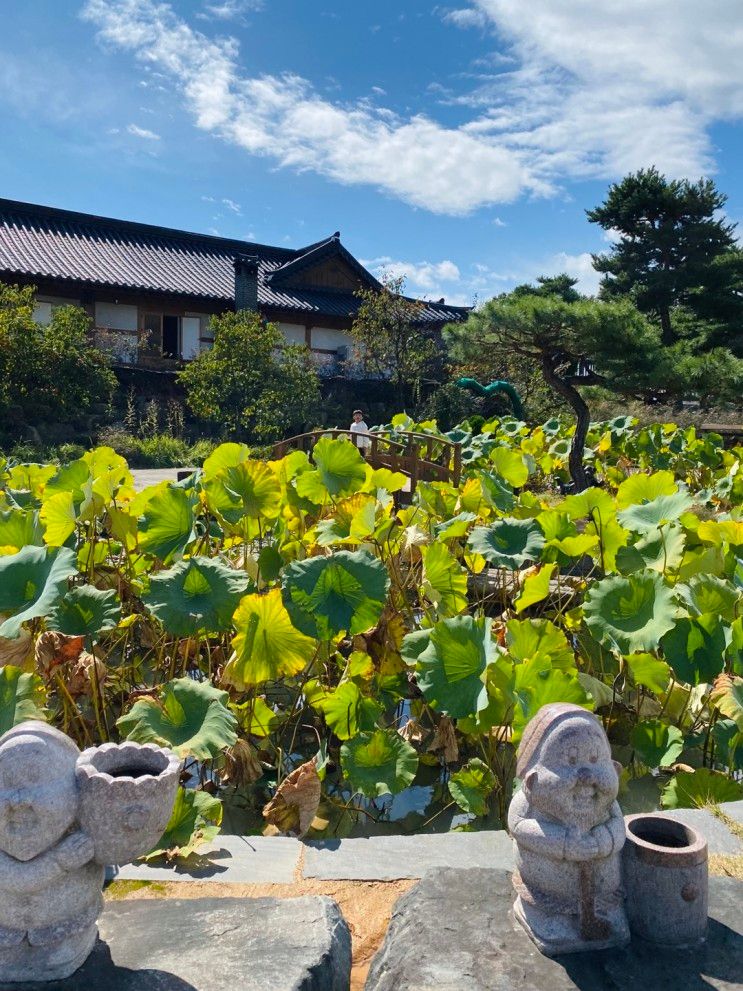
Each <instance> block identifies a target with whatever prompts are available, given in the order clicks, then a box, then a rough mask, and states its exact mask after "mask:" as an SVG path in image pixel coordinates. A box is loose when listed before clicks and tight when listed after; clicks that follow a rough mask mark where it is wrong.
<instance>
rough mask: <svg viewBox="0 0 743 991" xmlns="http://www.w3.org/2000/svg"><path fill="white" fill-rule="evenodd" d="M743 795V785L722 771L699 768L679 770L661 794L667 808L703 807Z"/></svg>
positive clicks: (737, 798) (735, 800) (733, 799)
mask: <svg viewBox="0 0 743 991" xmlns="http://www.w3.org/2000/svg"><path fill="white" fill-rule="evenodd" d="M742 798H743V785H742V784H741V783H740V782H739V781H733V779H732V778H728V777H727V775H725V774H721V773H720V772H719V771H710V770H709V768H707V767H699V768H697V769H696V771H693V772H689V771H677V772H676V774H675V775H674V776H673V777H672V778H671V780H670V781H669V782H668V784H667V785H666V787H665V788H664V789H663V794H662V795H661V804H662V805H663V808H664V809H703V808H705V807H706V806H709V805H719V804H720V802H737V801H739V800H740V799H742Z"/></svg>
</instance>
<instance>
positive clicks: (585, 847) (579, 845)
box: [565, 829, 601, 860]
mask: <svg viewBox="0 0 743 991" xmlns="http://www.w3.org/2000/svg"><path fill="white" fill-rule="evenodd" d="M599 856H601V854H600V853H599V845H598V842H597V841H596V838H595V837H594V835H593V834H592V833H583V832H581V831H580V830H577V829H571V830H570V831H569V832H568V836H567V841H566V844H565V859H566V860H595V859H596V858H597V857H599Z"/></svg>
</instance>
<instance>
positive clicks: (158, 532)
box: [139, 482, 194, 564]
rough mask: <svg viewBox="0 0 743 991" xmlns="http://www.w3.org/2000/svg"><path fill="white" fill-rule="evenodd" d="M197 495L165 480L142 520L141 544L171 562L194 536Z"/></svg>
mask: <svg viewBox="0 0 743 991" xmlns="http://www.w3.org/2000/svg"><path fill="white" fill-rule="evenodd" d="M193 525H194V516H193V498H192V496H191V495H189V494H188V493H187V492H185V491H184V490H183V489H177V488H175V487H174V486H173V485H170V484H169V483H168V482H162V483H161V484H160V485H159V486H157V490H156V491H155V492H154V493H153V494H152V495H151V496H150V498H149V499H148V501H147V503H146V506H145V510H144V513H143V515H142V518H141V519H140V522H139V546H140V548H141V549H142V550H143V551H144V552H145V553H147V554H152V556H153V557H156V558H159V559H160V560H161V561H162V562H163V563H164V564H167V563H168V562H169V561H170V560H172V558H173V557H175V556H176V555H178V554H182V553H183V551H184V550H185V549H186V546H187V545H188V544H189V543H190V542H191V541H192V540H193V538H194V530H193Z"/></svg>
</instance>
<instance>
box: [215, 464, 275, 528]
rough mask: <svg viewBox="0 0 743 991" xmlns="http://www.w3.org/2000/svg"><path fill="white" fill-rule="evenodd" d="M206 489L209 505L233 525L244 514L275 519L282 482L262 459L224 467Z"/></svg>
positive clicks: (249, 517)
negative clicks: (280, 482)
mask: <svg viewBox="0 0 743 991" xmlns="http://www.w3.org/2000/svg"><path fill="white" fill-rule="evenodd" d="M205 491H206V493H207V499H208V500H209V503H210V505H212V506H213V508H214V509H216V511H217V512H218V513H219V514H220V515H221V516H222V517H224V519H226V520H227V521H228V522H229V523H232V524H235V523H238V522H239V521H240V520H241V519H242V518H243V517H247V518H248V519H252V520H257V519H264V520H275V519H276V517H277V516H278V515H279V512H280V510H281V485H280V484H279V480H278V478H277V477H276V475H275V474H274V473H273V472H272V471H271V469H270V468H269V467H268V465H267V464H266V463H265V462H264V461H242V462H241V463H240V464H238V465H233V466H230V467H226V468H223V469H222V470H221V471H220V472H219V474H218V475H217V477H216V478H214V479H212V480H210V481H208V482H207V483H206V484H205Z"/></svg>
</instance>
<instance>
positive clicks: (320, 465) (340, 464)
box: [296, 437, 367, 504]
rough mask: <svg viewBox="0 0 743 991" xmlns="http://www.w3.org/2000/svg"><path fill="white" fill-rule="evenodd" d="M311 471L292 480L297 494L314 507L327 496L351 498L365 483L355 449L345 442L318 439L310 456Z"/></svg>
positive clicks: (363, 467)
mask: <svg viewBox="0 0 743 991" xmlns="http://www.w3.org/2000/svg"><path fill="white" fill-rule="evenodd" d="M312 459H313V461H314V462H315V465H316V467H315V470H314V471H307V472H304V473H303V474H301V475H300V476H299V477H298V478H297V480H296V486H297V492H298V493H299V494H300V495H301V496H304V497H305V498H306V499H310V500H312V502H315V503H317V504H321V503H323V502H324V501H325V500H326V498H327V496H328V495H330V496H331V497H332V498H335V497H336V496H344V495H351V494H352V493H353V492H358V491H359V489H361V487H362V486H363V485H364V482H365V481H366V467H367V466H366V462H365V461H364V459H363V458H362V456H361V454H360V453H359V450H358V448H357V447H356V446H355V445H354V444H352V443H351V442H350V441H347V440H345V439H340V438H339V439H337V440H334V439H332V438H330V437H321V438H320V440H319V441H318V442H317V444H315V448H314V450H313V452H312Z"/></svg>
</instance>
